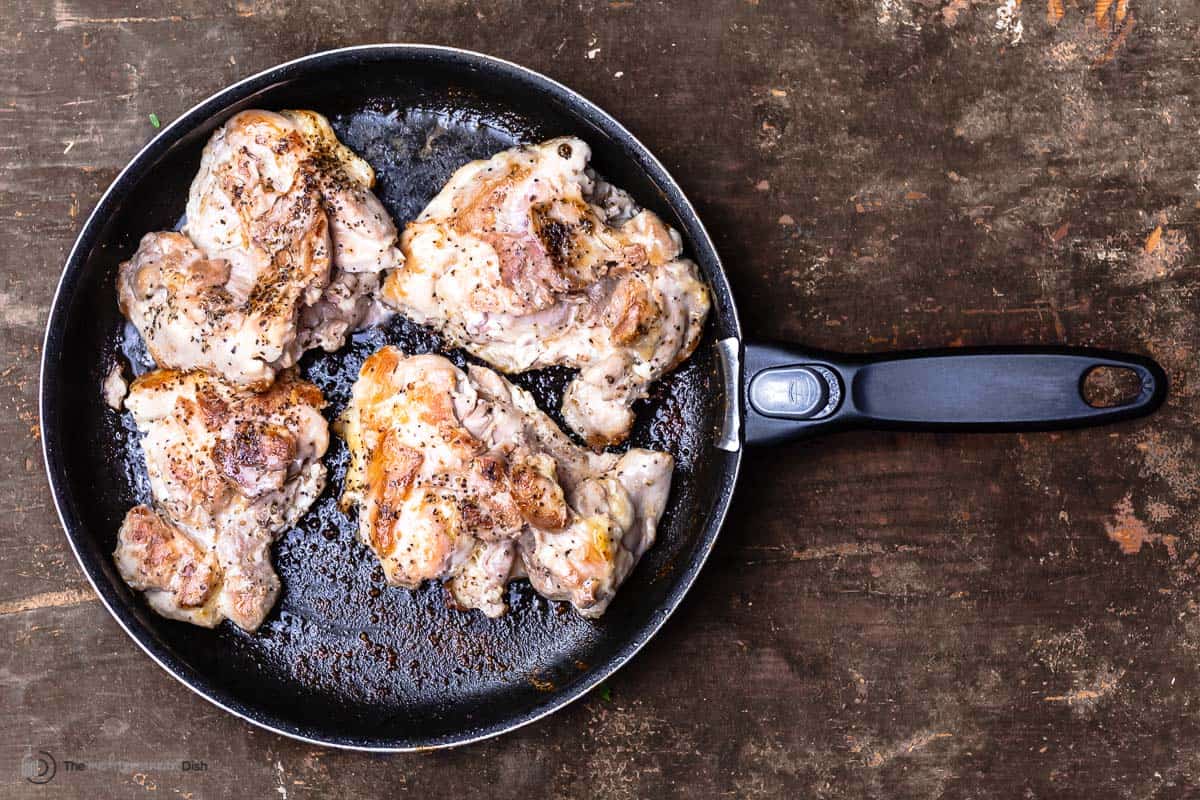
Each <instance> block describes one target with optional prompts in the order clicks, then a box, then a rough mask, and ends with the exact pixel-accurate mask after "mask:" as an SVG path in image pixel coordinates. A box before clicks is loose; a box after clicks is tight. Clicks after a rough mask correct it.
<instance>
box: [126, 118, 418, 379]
mask: <svg viewBox="0 0 1200 800" xmlns="http://www.w3.org/2000/svg"><path fill="white" fill-rule="evenodd" d="M374 180H375V175H374V172H373V171H372V170H371V167H370V166H369V165H368V164H367V163H366V162H365V161H363V160H362V159H360V158H358V157H357V156H355V155H354V154H353V153H352V152H350V150H349V149H348V148H346V147H345V145H343V144H342V143H341V142H339V141H338V140H337V137H336V136H335V135H334V133H333V130H332V128H330V127H329V123H328V121H327V120H326V119H325V118H324V117H322V116H320V115H319V114H316V113H314V112H311V111H285V112H283V113H281V114H276V113H273V112H270V111H243V112H242V113H240V114H238V115H236V116H235V117H233V118H232V119H230V120H229V121H228V122H226V123H225V125H223V126H222V127H221V128H219V129H218V130H217V132H216V133H214V134H213V137H212V139H210V140H209V142H208V144H207V145H206V146H205V148H204V154H203V156H202V158H201V161H200V171H199V172H198V173H197V175H196V178H195V180H194V181H193V182H192V187H191V191H190V193H189V195H188V204H187V224H186V225H185V226H184V229H183V233H182V234H180V233H151V234H147V235H146V236H145V237H144V238H143V239H142V241H141V245H140V246H139V248H138V251H137V253H136V254H135V255H134V257H133V258H132V259H130V260H129V261H127V262H125V263H123V264H122V265H121V267H120V271H119V274H118V279H117V289H118V300H119V303H120V306H121V311H122V312H123V313H124V314H125V315H126V316H127V317H128V318H129V319H130V320H131V321H132V322H133V323H134V325H135V326H136V327H137V328H138V330H139V331H140V332H141V334H142V337H143V339H145V341H146V345H147V347H148V348H149V350H150V353H151V355H152V356H153V357H154V360H155V361H156V362H157V363H158V365H159V366H160V367H170V368H174V369H204V370H207V371H210V372H215V373H217V374H220V375H222V376H223V377H225V378H226V379H227V380H229V381H231V382H233V383H235V384H238V385H241V386H248V387H252V388H257V389H261V388H264V387H266V386H268V385H270V383H271V381H272V380H274V377H275V373H276V372H277V371H278V370H280V369H283V368H285V367H288V366H290V365H292V364H294V363H295V362H296V360H297V359H299V357H300V356H301V355H302V354H303V353H304V351H305V350H308V349H310V348H314V347H321V348H323V349H325V350H328V351H332V350H336V349H337V348H338V347H340V346H341V345H342V343H343V342H344V341H345V337H346V334H347V332H348V331H351V330H354V329H356V328H358V327H361V326H364V325H369V324H373V323H374V322H377V321H378V320H379V319H381V318H382V317H383V316H385V314H384V312H383V310H382V309H383V306H382V305H380V304H379V302H378V300H377V298H376V295H377V293H378V291H379V284H380V282H381V280H382V273H383V272H384V271H385V270H388V269H392V268H394V267H396V266H398V265H399V264H400V263H401V262H402V260H403V256H401V255H400V251H399V250H398V249H397V248H396V247H395V244H396V238H397V233H396V227H395V225H394V224H393V223H392V221H391V218H390V217H389V216H388V214H387V211H386V210H385V209H384V208H383V206H382V204H380V202H379V200H378V198H376V197H375V195H374V194H372V192H371V191H370V188H371V186H372V185H373V183H374Z"/></svg>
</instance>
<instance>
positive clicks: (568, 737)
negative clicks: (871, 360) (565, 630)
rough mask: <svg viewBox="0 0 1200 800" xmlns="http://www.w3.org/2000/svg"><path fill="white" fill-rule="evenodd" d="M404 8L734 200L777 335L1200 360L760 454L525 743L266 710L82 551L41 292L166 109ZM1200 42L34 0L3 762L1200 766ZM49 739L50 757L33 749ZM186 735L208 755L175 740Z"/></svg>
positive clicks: (10, 420)
mask: <svg viewBox="0 0 1200 800" xmlns="http://www.w3.org/2000/svg"><path fill="white" fill-rule="evenodd" d="M379 41H418V42H435V43H446V44H453V45H458V46H462V47H467V48H472V49H477V50H482V51H486V52H490V53H494V54H496V55H499V56H502V57H505V58H508V59H512V60H515V61H518V62H521V63H524V64H527V65H529V66H531V67H534V68H536V69H539V70H542V71H544V72H546V73H548V74H549V75H551V76H553V77H555V78H558V79H560V80H562V81H564V82H566V83H568V84H569V85H571V86H573V87H575V88H577V89H579V90H580V91H582V92H583V93H584V94H586V95H587V96H589V97H591V98H592V99H594V100H595V101H597V102H598V103H599V104H600V105H602V106H604V107H605V108H607V109H608V110H609V111H611V112H612V113H613V114H614V115H615V116H617V117H618V118H619V119H621V120H623V121H625V122H626V123H627V124H628V125H629V126H630V127H631V128H632V129H633V130H634V132H635V133H637V134H638V135H639V136H641V137H642V138H643V139H644V140H645V141H646V142H647V143H648V144H649V145H650V147H651V148H652V149H653V150H655V151H656V152H657V153H658V154H660V156H662V158H663V160H664V161H665V162H666V163H667V165H668V166H669V168H670V169H672V170H673V172H674V173H675V175H676V176H677V177H678V178H679V179H680V181H681V183H682V184H683V186H684V188H685V190H686V191H687V192H688V193H689V195H690V197H691V198H692V200H693V201H694V202H695V203H696V205H697V207H698V208H699V209H700V211H701V213H702V215H703V216H704V218H705V219H706V221H707V223H708V225H709V226H710V229H711V230H712V231H713V233H714V235H715V237H716V239H717V243H718V245H719V248H720V250H721V252H722V254H723V256H724V259H725V263H726V265H727V268H728V270H729V273H730V278H731V281H732V283H733V286H734V288H735V290H736V292H737V293H738V297H739V300H740V303H741V308H742V310H743V316H744V318H745V320H746V322H747V323H748V328H749V332H750V333H751V334H753V335H756V336H771V337H781V338H788V339H794V340H796V341H802V342H805V343H808V344H811V345H815V346H821V347H829V348H838V349H844V350H859V349H881V348H888V347H909V346H942V345H948V344H980V343H1012V342H1028V343H1058V342H1065V343H1071V344H1093V345H1105V346H1111V347H1115V348H1123V349H1129V350H1132V351H1138V352H1147V353H1150V354H1152V355H1153V356H1155V357H1156V358H1158V359H1159V360H1160V361H1161V362H1162V363H1163V364H1164V365H1165V366H1166V368H1167V369H1168V370H1169V372H1170V374H1171V377H1172V379H1173V381H1174V385H1173V390H1174V394H1173V396H1172V398H1171V400H1170V401H1169V403H1168V405H1167V407H1166V408H1165V409H1164V410H1163V411H1162V412H1161V413H1160V414H1158V415H1157V416H1156V417H1155V418H1154V419H1153V420H1152V421H1149V422H1147V423H1144V424H1130V425H1124V426H1120V427H1116V428H1112V429H1097V430H1093V431H1085V432H1075V433H1065V434H1061V435H1023V436H1018V435H993V436H959V435H953V436H952V435H938V436H920V435H900V434H883V435H879V434H873V435H872V434H861V435H860V434H853V435H845V436H841V437H835V438H828V439H825V440H822V441H815V442H811V443H808V444H804V445H800V446H796V447H791V448H786V449H782V450H778V451H775V452H772V453H769V454H761V455H760V457H751V458H750V459H748V462H747V464H746V468H745V471H744V477H743V481H744V483H743V485H742V488H741V490H740V492H739V494H738V497H737V499H736V501H735V504H734V508H733V512H732V515H731V522H730V524H729V525H728V526H727V529H726V531H725V533H724V535H723V537H722V539H721V542H720V544H719V546H718V549H717V551H716V554H715V557H714V558H713V560H712V561H711V562H710V565H709V567H708V568H707V569H706V570H705V572H704V575H703V577H702V580H701V582H700V583H699V585H698V586H697V587H696V589H695V590H694V591H693V593H692V595H691V596H690V597H689V599H688V601H687V602H686V603H685V605H684V606H683V608H682V610H681V611H680V613H679V614H678V615H677V616H676V617H675V618H674V619H672V621H671V622H670V623H669V624H668V626H667V627H666V628H665V630H664V631H663V632H662V633H661V634H660V635H659V636H658V638H657V639H656V640H655V641H654V642H653V643H652V644H651V646H649V647H648V648H647V649H646V651H645V652H644V653H643V654H642V655H640V656H639V657H638V658H637V659H636V660H635V661H634V662H633V663H632V664H631V665H630V666H628V667H627V668H625V669H624V670H623V671H622V672H620V673H619V674H618V675H617V676H616V677H615V678H614V679H613V680H612V681H611V683H610V690H611V694H610V696H609V698H608V699H605V698H603V697H601V696H599V695H598V694H594V695H593V696H591V697H589V698H587V699H585V700H584V701H582V702H579V703H577V704H576V705H574V706H573V707H571V708H569V709H567V710H565V711H564V712H562V713H560V714H558V715H556V716H554V717H553V718H551V719H549V720H547V721H543V722H541V723H538V724H535V725H533V726H532V727H529V728H526V729H523V730H521V731H518V732H516V733H514V734H511V735H508V736H505V737H503V738H501V739H499V740H493V741H491V742H487V743H484V744H481V745H476V746H471V747H467V748H463V749H460V750H456V751H452V752H439V753H430V754H423V755H413V756H377V757H371V756H364V755H358V754H351V753H344V752H337V751H332V750H326V749H321V748H315V747H311V746H307V745H304V744H300V743H297V742H293V741H290V740H286V739H283V738H280V737H277V736H273V735H270V734H268V733H265V732H262V731H259V730H256V729H253V728H251V727H249V726H247V725H245V724H242V723H241V722H239V721H237V720H236V719H234V718H232V717H230V716H228V715H226V714H224V713H222V712H220V711H218V710H217V709H216V708H214V707H212V706H210V705H209V704H207V703H205V702H204V701H202V700H200V699H199V698H197V697H195V696H194V695H192V694H191V693H190V692H189V691H188V690H187V689H185V688H183V687H182V686H180V685H178V684H177V683H175V682H174V681H173V680H172V679H171V678H170V677H169V676H167V675H166V674H165V673H164V672H162V671H161V670H159V669H158V668H157V667H156V666H155V665H154V664H153V663H152V662H151V661H150V660H149V659H147V658H146V657H145V656H144V655H143V654H142V653H141V651H140V650H138V649H137V648H136V647H135V646H134V645H133V644H132V643H131V642H130V641H129V640H128V639H127V638H126V637H125V635H124V634H123V633H122V632H121V630H120V629H119V628H118V627H117V625H116V624H115V623H114V622H113V621H112V620H111V619H110V618H109V617H108V615H107V614H106V613H105V612H104V610H103V609H102V608H101V606H100V604H99V603H98V602H97V601H96V600H95V598H94V597H93V595H92V594H91V592H90V590H89V589H88V588H87V586H86V584H85V582H84V580H83V577H82V574H81V573H80V571H79V569H78V568H77V567H76V565H75V563H74V560H73V558H72V557H71V555H70V552H69V550H68V548H67V545H66V542H65V539H64V537H63V535H62V533H61V531H60V530H59V527H58V523H57V521H56V519H55V516H54V513H53V510H52V507H51V502H50V497H49V494H48V491H47V488H46V483H45V479H44V477H43V473H42V467H41V457H40V450H39V443H38V429H37V424H36V422H37V421H36V413H35V408H36V405H35V401H36V393H37V359H38V354H39V343H40V340H41V335H42V326H43V322H44V317H45V312H46V309H47V306H48V304H49V301H50V297H51V293H52V291H53V288H54V284H55V282H56V280H57V278H58V274H59V271H60V268H61V264H62V262H63V259H64V257H65V255H66V252H67V249H68V248H69V246H70V243H71V241H72V240H73V238H74V236H75V233H76V231H77V229H78V226H79V225H80V224H81V222H82V218H83V216H84V215H86V213H87V212H88V211H89V210H90V209H91V207H92V206H93V205H94V204H95V202H96V200H97V198H98V197H99V195H100V193H101V192H102V191H103V189H104V188H105V186H107V185H108V183H109V182H110V181H111V180H112V179H113V177H114V176H115V175H116V173H117V171H118V170H119V169H120V167H121V166H122V165H123V164H124V163H125V162H126V161H127V160H128V159H129V158H130V157H131V156H132V155H133V154H134V152H135V151H136V150H137V149H138V148H139V147H140V146H141V144H142V143H143V142H144V141H145V140H146V139H148V138H149V137H150V136H151V135H152V134H153V129H152V128H151V126H150V123H149V122H148V115H149V114H151V113H153V114H157V116H158V117H159V118H160V119H162V120H163V121H168V120H170V119H172V118H173V117H175V116H176V115H178V114H179V113H181V112H182V111H183V110H184V109H185V108H187V107H188V106H190V105H191V104H192V103H194V102H195V101H197V100H198V99H199V98H201V97H203V96H205V95H206V94H208V93H209V92H211V91H213V90H216V89H218V88H220V87H222V86H224V85H225V84H227V83H229V82H231V81H233V80H235V79H237V78H240V77H243V76H245V75H247V74H249V73H251V72H253V71H256V70H258V69H261V68H264V67H267V66H270V65H271V64H273V63H276V62H278V61H282V60H285V59H288V58H292V57H295V56H299V55H302V54H305V53H309V52H313V51H316V50H321V49H325V48H330V47H335V46H340V45H347V44H355V43H363V42H379ZM1198 42H1200V11H1198V8H1197V5H1196V4H1195V3H1194V2H1193V1H1192V0H1086V2H1085V1H1084V0H1024V2H1020V0H820V2H817V1H815V0H813V1H810V2H794V3H784V2H774V0H750V1H749V2H745V1H742V2H734V1H733V0H730V1H729V2H713V3H708V4H706V5H705V6H704V7H703V8H700V7H699V4H696V3H679V4H675V5H672V4H666V3H659V2H649V1H648V0H634V1H633V2H611V3H596V4H587V3H574V2H557V3H548V2H529V3H517V2H505V3H494V4H493V3H479V4H475V3H468V2H457V1H455V0H431V1H430V2H419V3H411V4H401V3H392V2H386V0H363V2H353V3H333V2H321V3H318V4H315V5H314V6H312V7H310V6H309V5H308V4H305V3H287V2H276V1H275V0H261V1H260V0H188V1H187V2H183V3H179V4H177V5H169V4H165V3H157V2H140V3H133V2H119V1H118V0H55V1H54V2H50V0H15V2H8V3H7V4H5V6H4V8H3V10H0V220H2V222H3V227H2V231H3V233H2V234H0V236H2V237H3V239H2V241H3V247H2V248H0V315H2V320H0V325H2V337H3V345H2V346H0V376H2V377H3V378H4V382H3V388H2V389H0V402H2V404H3V405H2V408H3V412H4V413H3V414H2V415H0V437H2V438H3V439H4V441H5V442H6V445H5V447H4V448H3V449H2V450H0V464H2V470H3V473H2V476H0V487H2V491H0V642H2V643H3V652H2V653H0V707H2V708H3V726H2V728H3V733H0V742H2V744H3V749H2V758H0V795H2V796H4V797H18V798H40V797H64V798H97V797H130V796H131V797H139V796H143V795H147V793H148V796H158V797H174V796H180V797H184V798H201V797H225V796H242V797H276V796H277V797H280V798H306V797H318V796H322V795H324V794H326V793H336V794H337V796H345V797H349V796H368V795H370V794H372V793H375V792H379V793H387V794H388V795H395V794H399V793H403V792H406V791H407V792H411V793H412V794H413V795H415V796H426V797H456V798H473V797H487V798H491V797H495V796H510V795H511V796H517V795H520V796H525V797H533V796H554V797H581V798H622V797H670V796H680V797H693V798H694V797H718V796H744V797H776V796H794V797H800V796H806V797H830V798H851V797H861V796H877V797H887V798H908V797H913V798H933V797H955V798H957V797H972V798H978V797H1001V798H1016V797H1028V798H1045V797H1095V798H1108V797H1118V798H1151V797H1154V798H1173V797H1183V796H1185V795H1188V794H1189V792H1193V791H1195V790H1196V785H1197V784H1198V783H1200V756H1198V755H1197V753H1198V752H1200V750H1198V749H1197V741H1198V739H1197V735H1198V734H1200V666H1198V663H1197V660H1198V657H1200V606H1198V605H1197V602H1196V600H1195V596H1196V593H1197V591H1198V589H1200V580H1198V578H1200V573H1198V570H1197V565H1198V562H1200V463H1198V458H1197V456H1198V455H1200V446H1198V441H1197V435H1196V433H1195V428H1196V424H1197V422H1200V370H1198V369H1197V353H1198V346H1200V344H1198V342H1200V266H1198V262H1200V259H1198V258H1197V253H1196V250H1197V247H1200V231H1198V230H1197V228H1196V223H1197V217H1198V214H1197V207H1198V206H1200V148H1197V146H1196V142H1197V139H1196V133H1197V131H1198V130H1200V106H1198V105H1197V100H1198V98H1197V92H1198V90H1197V86H1200V83H1198V82H1197V80H1196V78H1197V70H1198V69H1200V45H1198ZM39 749H44V750H46V751H48V752H50V753H51V754H53V755H54V756H55V757H56V759H57V760H58V764H59V771H58V774H57V776H56V777H55V779H54V780H53V781H52V782H51V783H49V784H47V785H44V786H36V785H33V784H30V783H28V782H26V781H25V780H24V779H23V778H22V777H21V773H20V763H21V761H22V759H23V758H25V757H26V755H27V754H28V753H29V752H30V751H31V750H32V751H37V750H39ZM183 758H188V759H198V760H203V761H204V762H205V763H206V764H207V770H205V771H202V772H194V771H193V772H180V771H178V770H172V769H159V768H154V767H153V765H150V766H147V765H145V763H144V762H153V761H159V760H164V759H167V760H171V759H183ZM65 759H72V760H76V761H88V762H93V763H94V762H99V761H103V760H109V759H113V760H122V761H129V762H138V763H140V764H141V766H137V765H136V764H135V765H134V766H131V767H129V768H127V769H119V770H115V771H101V770H94V769H93V770H91V771H88V772H83V773H81V772H74V773H68V772H65V771H64V769H63V761H64V760H65ZM230 790H232V791H233V792H234V794H233V795H230V794H229V791H230ZM1192 796H1194V795H1192Z"/></svg>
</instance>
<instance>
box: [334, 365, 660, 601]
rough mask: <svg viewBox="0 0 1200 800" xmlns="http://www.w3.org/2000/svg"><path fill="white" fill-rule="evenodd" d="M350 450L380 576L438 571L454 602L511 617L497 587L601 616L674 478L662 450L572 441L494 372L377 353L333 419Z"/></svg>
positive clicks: (351, 492)
mask: <svg viewBox="0 0 1200 800" xmlns="http://www.w3.org/2000/svg"><path fill="white" fill-rule="evenodd" d="M336 430H337V432H338V433H339V434H340V435H342V436H343V437H344V438H345V439H346V442H347V444H348V445H349V448H350V458H351V460H350V466H349V469H348V471H347V475H346V485H345V491H344V493H343V495H342V504H343V508H344V509H346V510H349V509H350V508H352V507H357V509H358V524H359V535H360V537H361V539H362V540H363V542H364V543H365V544H366V545H367V546H369V547H370V548H371V549H372V550H374V552H375V554H376V555H377V556H378V557H379V559H380V561H381V563H382V565H383V568H384V574H385V575H386V576H387V580H388V581H389V582H390V583H392V584H394V585H397V586H405V587H410V588H415V587H416V586H418V585H420V584H421V583H422V582H424V581H426V580H432V579H445V580H446V581H447V585H448V587H449V589H450V593H451V596H452V597H453V599H454V600H455V602H456V603H457V605H458V606H460V607H462V608H478V609H481V610H482V611H483V612H484V613H485V614H487V615H488V616H493V617H494V616H499V615H501V614H503V613H504V612H505V611H506V605H505V602H504V588H505V585H506V584H507V583H508V581H509V580H511V579H512V578H514V577H518V576H523V575H527V576H528V577H529V579H530V581H531V582H532V583H533V585H534V588H535V589H537V590H538V591H539V592H541V593H543V594H544V595H546V596H547V597H549V598H551V599H554V600H566V601H568V602H570V603H571V604H572V605H574V606H575V608H576V609H578V610H579V612H580V613H581V614H583V615H584V616H588V617H596V616H599V615H600V614H602V613H603V612H604V610H605V608H606V607H607V606H608V604H609V602H610V601H611V600H612V597H613V594H614V593H615V592H616V590H617V587H618V586H619V585H620V584H621V582H622V581H623V580H624V579H625V577H626V576H627V575H628V574H629V572H630V571H631V570H632V569H633V566H634V565H635V564H636V563H637V560H638V559H639V558H640V557H641V555H642V553H644V552H645V550H646V549H647V548H648V547H649V546H650V545H651V544H652V543H653V541H654V536H655V531H656V529H657V525H658V520H659V517H660V516H661V515H662V512H663V509H664V508H665V505H666V500H667V494H668V492H669V490H670V485H671V470H672V467H673V461H672V459H671V456H670V455H668V454H666V453H658V452H653V451H649V450H640V449H633V450H630V451H629V452H628V453H625V454H623V455H618V454H615V453H600V454H598V453H592V452H590V451H587V450H585V449H583V448H580V447H578V446H576V445H575V444H574V443H573V442H571V440H570V439H569V438H568V437H567V436H566V435H564V434H563V433H562V432H561V431H560V430H559V429H558V428H557V427H556V426H555V425H554V423H553V421H551V420H550V418H549V417H548V416H546V415H545V414H544V413H543V412H541V411H540V410H539V409H538V408H537V406H536V404H535V403H534V401H533V398H532V397H531V396H530V395H529V394H528V393H527V392H525V391H524V390H522V389H519V388H517V387H515V386H513V385H512V384H510V383H508V382H507V381H506V380H504V379H503V378H501V377H500V376H499V375H497V374H496V373H495V372H492V371H491V370H488V369H485V368H483V367H477V366H471V367H470V368H469V369H468V371H467V372H463V371H462V370H460V369H458V368H457V367H455V366H454V365H453V364H452V363H451V362H450V361H448V360H447V359H445V358H443V357H441V356H436V355H421V356H412V357H405V356H404V355H403V354H402V353H401V352H400V351H399V350H397V349H396V348H393V347H385V348H383V349H382V350H380V351H378V352H377V353H375V354H374V355H372V356H371V357H370V358H368V359H367V361H366V363H365V364H363V367H362V371H361V373H360V375H359V379H358V381H357V382H356V383H355V385H354V389H353V392H352V397H351V401H350V404H349V406H348V407H347V408H346V411H345V413H344V414H343V416H342V417H341V419H340V420H339V421H338V422H337V423H336Z"/></svg>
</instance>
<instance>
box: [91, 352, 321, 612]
mask: <svg viewBox="0 0 1200 800" xmlns="http://www.w3.org/2000/svg"><path fill="white" fill-rule="evenodd" d="M324 404H325V402H324V398H323V397H322V396H321V392H320V390H319V389H317V387H315V386H313V385H312V384H310V383H306V382H304V381H302V380H300V379H299V378H298V377H296V375H295V374H294V372H293V371H290V370H289V371H286V372H284V373H282V374H281V375H280V376H279V379H278V380H276V381H275V383H274V384H273V385H272V386H271V387H270V388H269V389H267V390H266V391H264V392H262V393H258V394H254V393H251V392H248V391H245V390H243V389H239V388H237V387H235V386H233V385H231V384H229V383H228V382H226V381H224V380H222V379H220V378H217V377H214V376H211V375H207V374H206V373H203V372H187V373H183V372H174V371H170V370H158V371H156V372H151V373H148V374H146V375H143V376H142V377H140V378H138V379H137V380H136V381H134V382H133V385H132V387H131V388H130V392H129V396H128V397H127V398H126V399H125V406H126V408H128V409H129V411H130V412H131V413H132V415H133V419H134V422H135V423H136V424H137V427H138V430H139V431H140V432H141V433H142V434H143V436H142V440H141V446H142V452H143V454H144V455H145V459H146V472H147V475H148V476H149V479H150V491H151V495H152V496H153V500H154V507H153V508H150V507H147V506H137V507H135V508H133V509H131V510H130V511H129V513H128V514H127V515H126V517H125V523H124V524H123V525H122V526H121V531H120V534H119V535H118V541H117V549H116V552H115V553H114V558H115V559H116V563H117V568H118V570H119V571H120V573H121V576H122V577H123V578H124V579H125V581H126V582H127V583H128V584H129V585H130V586H131V587H133V588H134V589H138V590H141V591H144V592H145V593H146V599H147V601H148V602H149V604H150V606H151V608H153V609H154V610H155V611H157V612H158V613H159V614H162V615H163V616H165V617H169V618H171V619H179V620H184V621H187V622H192V623H195V624H197V625H203V626H205V627H213V626H215V625H217V624H218V623H219V622H221V620H223V619H230V620H232V621H233V622H234V623H236V624H237V625H238V626H239V627H241V628H243V629H245V630H248V631H253V630H255V629H256V628H258V626H259V625H260V624H261V623H262V621H263V619H264V618H265V617H266V615H267V612H269V611H270V610H271V607H272V606H273V605H274V604H275V599H276V597H277V595H278V593H279V578H278V577H277V576H276V574H275V570H274V568H273V567H272V566H271V553H270V547H271V543H272V542H273V541H274V538H275V536H276V535H277V534H279V533H280V532H282V531H284V530H286V529H287V528H289V527H291V526H293V525H295V524H296V522H297V521H298V520H299V519H300V517H301V516H302V515H303V514H304V512H305V511H307V510H308V508H309V506H311V505H312V502H313V500H315V499H316V497H317V495H319V494H320V493H321V490H322V488H324V485H325V467H324V466H323V465H322V464H321V457H322V456H323V455H324V454H325V450H326V448H327V447H328V444H329V432H328V425H327V423H326V422H325V418H324V417H323V416H322V415H321V408H322V407H323V406H324Z"/></svg>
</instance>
